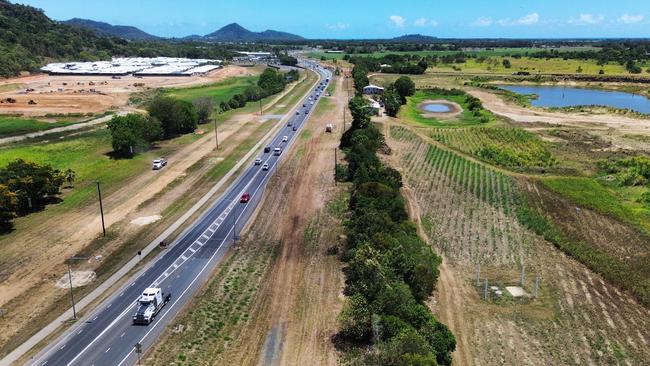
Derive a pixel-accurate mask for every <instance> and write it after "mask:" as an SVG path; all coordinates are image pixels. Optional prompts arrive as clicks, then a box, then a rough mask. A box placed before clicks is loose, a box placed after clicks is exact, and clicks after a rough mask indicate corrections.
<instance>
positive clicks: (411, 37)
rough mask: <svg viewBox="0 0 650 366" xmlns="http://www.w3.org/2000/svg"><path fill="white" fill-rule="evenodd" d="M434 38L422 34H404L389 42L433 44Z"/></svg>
mask: <svg viewBox="0 0 650 366" xmlns="http://www.w3.org/2000/svg"><path fill="white" fill-rule="evenodd" d="M437 39H438V38H436V37H431V36H425V35H422V34H405V35H403V36H399V37H395V38H393V39H391V41H396V42H433V41H435V40H437Z"/></svg>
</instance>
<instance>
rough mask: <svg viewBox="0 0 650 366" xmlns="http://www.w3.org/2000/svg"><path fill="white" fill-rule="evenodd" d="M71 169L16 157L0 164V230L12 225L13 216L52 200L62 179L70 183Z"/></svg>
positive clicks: (25, 212)
mask: <svg viewBox="0 0 650 366" xmlns="http://www.w3.org/2000/svg"><path fill="white" fill-rule="evenodd" d="M74 179H75V173H74V171H72V170H71V169H68V170H67V171H65V172H62V171H60V170H57V169H54V168H52V167H51V166H49V165H41V164H37V163H34V162H30V161H25V160H23V159H16V160H14V161H12V162H10V163H9V164H7V166H5V167H4V168H0V231H6V230H8V229H10V228H11V227H12V220H13V219H14V218H16V217H17V216H21V215H27V214H29V213H31V212H34V211H37V210H39V209H42V208H43V207H44V206H45V205H47V204H48V203H51V202H55V201H56V198H57V196H58V195H59V194H60V193H61V186H62V185H63V184H64V182H68V184H70V185H72V182H73V181H74Z"/></svg>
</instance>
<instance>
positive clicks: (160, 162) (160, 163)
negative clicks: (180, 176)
mask: <svg viewBox="0 0 650 366" xmlns="http://www.w3.org/2000/svg"><path fill="white" fill-rule="evenodd" d="M166 165H167V160H165V159H163V158H160V159H156V160H154V161H152V162H151V169H153V170H159V169H162V168H163V167H165V166H166Z"/></svg>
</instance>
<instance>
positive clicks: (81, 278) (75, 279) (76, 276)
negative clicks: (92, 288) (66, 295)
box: [54, 271, 97, 288]
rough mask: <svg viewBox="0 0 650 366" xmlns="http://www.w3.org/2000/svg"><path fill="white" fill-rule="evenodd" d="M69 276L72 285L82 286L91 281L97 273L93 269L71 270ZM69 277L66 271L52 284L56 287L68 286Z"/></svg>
mask: <svg viewBox="0 0 650 366" xmlns="http://www.w3.org/2000/svg"><path fill="white" fill-rule="evenodd" d="M70 277H72V287H82V286H86V285H88V284H90V283H91V282H93V281H94V280H95V278H96V277H97V275H96V274H95V272H94V271H72V273H71V276H70ZM70 277H68V274H67V273H66V274H64V275H63V276H61V278H59V279H58V280H57V281H56V283H55V284H54V285H55V286H56V287H58V288H70Z"/></svg>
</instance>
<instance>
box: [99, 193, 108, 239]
mask: <svg viewBox="0 0 650 366" xmlns="http://www.w3.org/2000/svg"><path fill="white" fill-rule="evenodd" d="M97 195H98V196H99V213H100V214H101V216H102V232H103V233H104V236H106V225H105V224H104V206H103V205H102V190H101V189H100V188H99V182H97Z"/></svg>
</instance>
